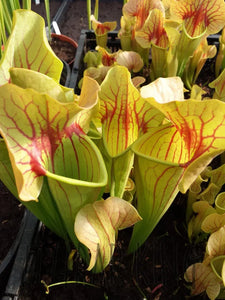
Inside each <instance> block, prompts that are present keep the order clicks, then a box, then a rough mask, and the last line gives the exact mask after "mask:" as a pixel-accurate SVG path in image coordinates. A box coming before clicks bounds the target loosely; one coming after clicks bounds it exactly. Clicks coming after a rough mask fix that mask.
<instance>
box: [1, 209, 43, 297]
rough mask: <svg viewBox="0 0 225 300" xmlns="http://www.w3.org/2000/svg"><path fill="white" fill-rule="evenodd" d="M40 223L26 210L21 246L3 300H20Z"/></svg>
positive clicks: (18, 248)
mask: <svg viewBox="0 0 225 300" xmlns="http://www.w3.org/2000/svg"><path fill="white" fill-rule="evenodd" d="M38 222H39V221H38V220H37V218H36V217H34V216H33V215H32V213H31V212H29V211H28V210H26V214H25V218H24V220H23V232H22V234H21V238H20V240H19V242H18V243H19V245H18V247H17V252H16V256H15V260H14V262H13V266H12V269H11V272H10V275H9V279H8V283H7V285H6V288H5V292H4V296H3V298H2V300H3V299H4V300H12V299H13V300H16V299H18V293H19V288H20V285H21V282H22V278H23V273H24V270H25V266H26V264H27V260H28V255H29V250H30V247H31V242H32V239H33V236H34V233H35V231H36V229H37V224H38Z"/></svg>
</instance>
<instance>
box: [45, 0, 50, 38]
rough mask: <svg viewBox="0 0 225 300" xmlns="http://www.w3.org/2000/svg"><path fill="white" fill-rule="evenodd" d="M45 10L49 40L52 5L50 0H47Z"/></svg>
mask: <svg viewBox="0 0 225 300" xmlns="http://www.w3.org/2000/svg"><path fill="white" fill-rule="evenodd" d="M45 12H46V18H47V24H48V40H49V41H50V40H51V18H50V5H49V0H45Z"/></svg>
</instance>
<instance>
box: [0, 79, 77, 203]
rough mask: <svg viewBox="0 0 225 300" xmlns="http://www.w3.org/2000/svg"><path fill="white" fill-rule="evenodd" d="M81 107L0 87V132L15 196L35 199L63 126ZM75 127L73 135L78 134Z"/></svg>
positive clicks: (64, 128)
mask: <svg viewBox="0 0 225 300" xmlns="http://www.w3.org/2000/svg"><path fill="white" fill-rule="evenodd" d="M81 109H82V108H81V107H79V106H78V105H77V104H76V103H67V104H63V103H60V102H58V101H57V100H55V99H53V98H51V97H49V96H48V95H45V94H39V93H37V92H35V91H34V90H32V89H25V90H24V89H21V88H19V87H17V86H15V85H13V84H6V85H3V86H1V87H0V110H1V119H0V132H1V134H2V136H3V137H4V139H5V142H6V144H7V148H8V151H9V157H10V160H11V164H12V168H13V171H14V175H15V179H16V185H17V189H18V194H19V197H20V198H21V199H22V200H24V201H26V200H27V201H30V200H37V197H38V196H39V194H40V191H41V188H42V184H43V177H42V176H43V175H46V169H47V168H48V165H49V164H50V163H51V161H52V158H53V156H54V153H55V151H56V149H57V147H58V145H60V141H61V139H62V135H66V134H67V135H68V134H69V133H66V132H65V130H66V126H68V123H69V122H72V119H73V118H74V116H75V115H76V113H78V112H79V111H80V110H81ZM79 131H81V129H80V128H79V126H78V127H77V128H76V126H75V127H74V132H79Z"/></svg>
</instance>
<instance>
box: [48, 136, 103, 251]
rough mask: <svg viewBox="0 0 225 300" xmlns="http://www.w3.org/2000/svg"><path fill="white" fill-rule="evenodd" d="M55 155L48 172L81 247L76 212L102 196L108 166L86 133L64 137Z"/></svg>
mask: <svg viewBox="0 0 225 300" xmlns="http://www.w3.org/2000/svg"><path fill="white" fill-rule="evenodd" d="M54 157H55V159H54V161H53V165H52V166H50V168H49V171H47V172H46V176H47V177H48V184H49V187H50V190H51V194H52V196H53V198H54V200H55V202H56V205H57V207H58V209H59V211H60V214H61V217H62V219H63V222H64V224H65V226H66V228H67V232H68V234H69V236H70V238H71V240H72V241H73V242H74V244H75V245H76V246H77V247H78V244H77V239H76V237H75V234H74V220H75V216H76V214H77V212H78V211H79V209H80V208H81V207H83V206H84V205H86V204H87V203H92V202H94V201H96V200H97V199H99V197H101V195H102V193H103V188H104V187H105V186H106V184H107V172H106V168H105V165H104V161H103V158H102V156H101V153H100V151H99V150H98V148H97V147H96V145H95V144H94V143H93V142H92V141H91V140H90V139H89V138H88V137H87V136H86V135H77V134H73V135H72V136H71V137H70V138H67V137H64V138H63V139H62V143H61V145H59V147H58V148H57V149H56V152H55V155H54Z"/></svg>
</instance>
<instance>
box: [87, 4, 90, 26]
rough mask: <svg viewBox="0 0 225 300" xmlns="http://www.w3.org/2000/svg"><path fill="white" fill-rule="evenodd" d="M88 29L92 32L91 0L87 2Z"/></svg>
mask: <svg viewBox="0 0 225 300" xmlns="http://www.w3.org/2000/svg"><path fill="white" fill-rule="evenodd" d="M87 17H88V29H89V30H91V0H87Z"/></svg>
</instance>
